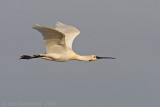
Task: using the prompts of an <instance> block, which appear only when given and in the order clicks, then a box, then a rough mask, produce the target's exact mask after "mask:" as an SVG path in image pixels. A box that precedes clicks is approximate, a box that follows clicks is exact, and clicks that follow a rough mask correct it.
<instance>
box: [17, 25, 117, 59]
mask: <svg viewBox="0 0 160 107" xmlns="http://www.w3.org/2000/svg"><path fill="white" fill-rule="evenodd" d="M33 29H36V30H38V31H39V32H40V33H41V34H42V35H43V39H44V41H45V46H46V54H36V55H33V56H28V55H23V56H21V58H20V59H32V58H42V59H46V60H51V61H68V60H70V59H72V60H80V61H95V60H97V59H104V58H105V59H115V58H113V57H98V56H96V55H88V56H80V55H78V54H76V53H75V52H74V51H73V50H72V43H73V40H74V39H75V37H76V36H77V35H78V34H79V33H80V31H79V30H78V29H77V28H75V27H73V26H70V25H66V24H63V23H61V22H57V23H56V26H55V28H48V27H44V26H40V25H38V24H37V25H34V26H33Z"/></svg>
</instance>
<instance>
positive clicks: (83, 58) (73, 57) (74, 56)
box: [71, 54, 90, 61]
mask: <svg viewBox="0 0 160 107" xmlns="http://www.w3.org/2000/svg"><path fill="white" fill-rule="evenodd" d="M89 58H90V57H89V56H81V55H78V54H75V55H73V56H72V58H71V59H73V60H79V61H89Z"/></svg>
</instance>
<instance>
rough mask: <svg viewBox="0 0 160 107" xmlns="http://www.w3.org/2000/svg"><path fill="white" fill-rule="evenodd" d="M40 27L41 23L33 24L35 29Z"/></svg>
mask: <svg viewBox="0 0 160 107" xmlns="http://www.w3.org/2000/svg"><path fill="white" fill-rule="evenodd" d="M38 27H41V25H39V24H35V25H33V27H32V28H33V29H37V28H38Z"/></svg>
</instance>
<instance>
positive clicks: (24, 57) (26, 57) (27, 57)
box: [20, 55, 42, 60]
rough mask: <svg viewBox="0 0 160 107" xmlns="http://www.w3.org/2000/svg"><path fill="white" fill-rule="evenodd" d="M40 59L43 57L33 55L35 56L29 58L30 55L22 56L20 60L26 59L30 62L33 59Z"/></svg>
mask: <svg viewBox="0 0 160 107" xmlns="http://www.w3.org/2000/svg"><path fill="white" fill-rule="evenodd" d="M39 57H42V56H41V55H33V56H29V55H22V56H21V57H20V59H26V60H29V59H32V58H39Z"/></svg>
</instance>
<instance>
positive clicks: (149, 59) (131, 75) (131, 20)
mask: <svg viewBox="0 0 160 107" xmlns="http://www.w3.org/2000/svg"><path fill="white" fill-rule="evenodd" d="M159 10H160V1H159V0H1V1H0V33H1V34H0V35H1V36H0V106H2V107H8V106H9V104H10V106H9V107H14V106H15V107H18V105H21V106H19V107H26V105H27V104H28V105H29V107H32V106H33V107H35V106H36V104H37V105H38V104H39V106H38V107H51V105H52V107H53V106H55V105H56V107H158V106H159V105H160V104H159V101H160V84H159V82H160V69H159V68H160V67H159V64H160V57H159V55H160V48H159V47H160V29H159V28H160V13H159ZM57 21H60V22H63V23H65V24H69V25H74V26H76V27H77V28H78V29H79V30H80V31H81V33H80V35H79V36H78V37H77V38H76V39H75V41H74V43H73V49H74V51H75V52H77V53H79V54H81V55H89V54H95V55H99V56H111V57H116V58H117V59H116V60H98V61H95V62H80V61H68V62H65V63H64V62H51V61H46V60H42V59H33V60H29V61H26V60H19V57H20V56H21V55H24V54H28V55H33V54H38V53H44V52H45V47H44V44H43V40H42V36H41V34H40V33H39V32H37V31H35V30H33V29H31V27H32V25H34V24H40V25H44V26H47V27H53V26H54V24H55V23H56V22H57ZM55 102H56V104H55ZM42 103H43V105H42ZM49 103H50V104H49ZM34 104H35V105H34ZM36 107H37V106H36Z"/></svg>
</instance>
